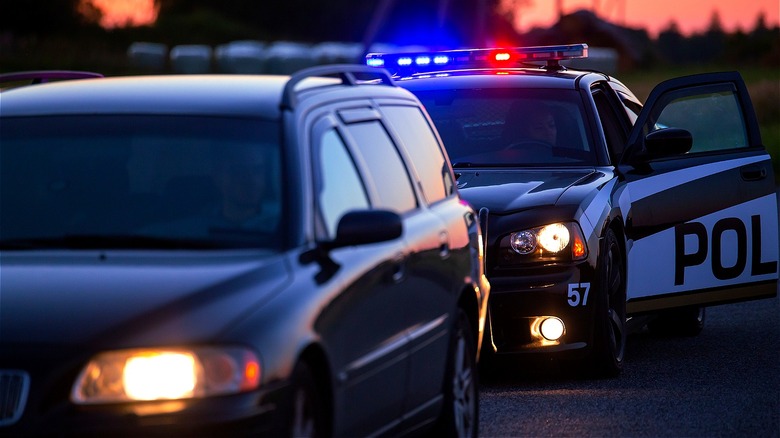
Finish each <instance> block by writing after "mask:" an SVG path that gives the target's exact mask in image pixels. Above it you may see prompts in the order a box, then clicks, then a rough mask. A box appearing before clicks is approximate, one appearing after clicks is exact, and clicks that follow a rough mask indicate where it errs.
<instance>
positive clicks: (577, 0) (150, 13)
mask: <svg viewBox="0 0 780 438" xmlns="http://www.w3.org/2000/svg"><path fill="white" fill-rule="evenodd" d="M81 1H82V2H84V3H90V4H92V5H94V7H95V8H97V9H98V10H100V11H101V12H102V14H103V16H102V18H101V20H100V25H101V26H102V27H104V28H114V27H122V26H128V25H131V26H142V25H149V24H153V23H154V21H155V20H156V19H157V13H158V8H157V7H156V5H155V1H154V0H81ZM501 1H502V2H503V3H504V7H505V8H506V7H510V5H518V6H517V7H516V11H517V12H516V14H515V27H516V28H517V29H518V30H519V31H520V32H526V31H528V30H530V29H531V28H533V27H535V26H539V27H548V26H551V25H553V24H554V23H555V22H556V21H557V20H558V11H557V9H556V5H558V4H560V5H561V7H562V12H563V13H564V14H568V13H572V12H574V11H577V10H579V9H589V10H593V9H596V13H597V15H598V16H600V17H601V18H604V19H606V20H608V21H611V22H614V23H617V24H621V25H623V26H627V27H631V28H638V29H646V30H647V31H648V32H649V33H650V36H651V37H655V36H657V35H658V32H660V31H662V30H664V29H667V28H668V27H669V25H670V23H672V22H674V23H676V24H677V26H678V29H679V30H680V32H682V33H683V34H686V35H690V34H692V33H697V32H704V31H706V30H707V28H708V27H709V25H710V22H711V20H712V16H713V13H714V12H716V11H717V13H718V16H719V19H720V22H721V25H722V27H723V30H724V31H726V32H733V31H735V30H737V29H741V30H743V31H750V30H752V29H753V28H754V27H755V25H756V20H757V18H758V16H759V14H761V13H763V14H764V18H765V21H766V25H767V26H768V27H774V26H778V25H779V24H778V23H780V2H778V0H751V1H749V2H746V1H745V0H697V1H695V2H690V1H680V0H654V1H652V2H648V1H629V0H558V1H551V0H501Z"/></svg>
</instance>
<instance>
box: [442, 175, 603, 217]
mask: <svg viewBox="0 0 780 438" xmlns="http://www.w3.org/2000/svg"><path fill="white" fill-rule="evenodd" d="M456 172H457V173H458V174H459V177H458V189H459V191H460V194H461V196H462V197H463V198H465V199H466V200H467V201H468V202H469V203H470V204H471V205H472V206H474V208H477V209H479V208H483V207H487V208H488V209H490V211H491V213H498V214H502V213H511V212H514V211H519V210H525V209H529V208H533V207H540V206H550V205H555V204H556V202H557V201H558V199H560V197H561V196H562V195H563V193H564V192H565V191H566V190H567V189H569V188H570V187H571V186H573V185H575V184H576V183H578V182H579V181H582V180H583V179H585V178H587V177H588V176H590V175H592V174H594V173H595V172H596V170H595V169H582V168H579V169H561V170H559V169H555V170H537V169H523V170H517V169H511V170H507V169H500V170H498V169H497V170H493V169H480V170H468V171H462V170H461V169H457V170H456Z"/></svg>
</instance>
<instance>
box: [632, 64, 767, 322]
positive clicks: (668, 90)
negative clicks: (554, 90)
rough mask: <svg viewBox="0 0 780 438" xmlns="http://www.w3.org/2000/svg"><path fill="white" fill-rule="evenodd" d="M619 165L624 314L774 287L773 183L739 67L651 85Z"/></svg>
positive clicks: (754, 294) (739, 297)
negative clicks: (624, 262) (623, 212)
mask: <svg viewBox="0 0 780 438" xmlns="http://www.w3.org/2000/svg"><path fill="white" fill-rule="evenodd" d="M620 171H621V174H622V175H623V176H624V178H625V179H624V181H623V183H624V192H623V193H622V194H621V196H620V202H621V204H622V205H624V206H628V207H629V208H628V214H627V215H626V217H625V221H626V237H627V240H628V246H627V256H628V283H627V287H628V290H627V300H628V301H627V309H626V310H627V312H628V313H630V314H635V313H641V312H654V311H658V310H663V309H671V308H677V307H693V306H706V305H711V304H718V303H726V302H735V301H744V300H749V299H754V298H763V297H771V296H775V295H776V294H777V279H778V209H777V197H776V190H777V187H776V185H775V180H774V176H773V172H772V164H771V159H770V156H769V154H768V153H767V151H766V149H765V148H764V146H763V144H762V143H761V135H760V132H759V128H758V123H757V120H756V116H755V112H754V110H753V105H752V103H751V101H750V96H749V95H748V92H747V88H746V87H745V83H744V82H743V80H742V77H741V76H740V75H739V73H737V72H726V73H707V74H700V75H694V76H686V77H681V78H676V79H672V80H668V81H666V82H663V83H661V84H659V85H658V86H657V87H656V88H655V89H654V90H653V91H652V93H651V94H650V96H649V97H648V99H647V102H646V104H645V107H644V109H643V110H642V112H641V114H640V115H639V117H638V119H637V121H636V123H635V125H634V128H633V131H632V132H631V135H630V136H629V141H628V146H627V149H626V153H625V154H624V156H623V159H622V161H621V164H620ZM627 204H628V205H627Z"/></svg>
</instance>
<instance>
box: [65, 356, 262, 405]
mask: <svg viewBox="0 0 780 438" xmlns="http://www.w3.org/2000/svg"><path fill="white" fill-rule="evenodd" d="M259 384H260V362H259V360H258V359H257V355H256V354H255V353H253V352H252V351H250V350H248V349H245V348H240V347H230V348H216V347H208V348H196V349H148V350H147V349H143V350H142V349H135V350H117V351H109V352H105V353H101V354H98V355H97V356H95V357H93V358H92V360H90V361H89V363H87V365H86V366H85V367H84V369H83V370H82V371H81V374H80V375H79V377H78V379H76V383H75V384H74V385H73V390H72V391H71V400H72V401H73V402H74V403H77V404H96V403H116V402H126V401H140V400H181V399H188V398H196V397H208V396H212V395H221V394H233V393H238V392H243V391H251V390H253V389H255V388H257V387H258V386H259Z"/></svg>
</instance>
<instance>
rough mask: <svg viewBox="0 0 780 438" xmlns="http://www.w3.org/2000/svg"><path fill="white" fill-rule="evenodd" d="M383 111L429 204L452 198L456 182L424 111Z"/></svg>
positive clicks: (390, 108) (401, 108)
mask: <svg viewBox="0 0 780 438" xmlns="http://www.w3.org/2000/svg"><path fill="white" fill-rule="evenodd" d="M382 110H383V111H384V113H385V115H386V117H387V120H389V122H390V124H391V125H392V126H393V129H394V130H395V132H396V133H397V135H398V136H399V137H400V138H401V141H402V142H403V145H404V147H405V148H406V152H407V153H408V154H409V156H410V157H411V158H412V161H413V166H414V168H415V169H416V170H417V175H418V177H419V178H420V182H421V184H422V189H423V192H424V193H425V198H426V200H427V201H428V202H429V203H434V202H436V201H440V200H442V199H444V198H446V197H447V196H448V195H450V194H451V193H452V192H453V181H452V176H451V173H450V167H449V163H447V160H446V158H445V157H444V154H443V153H442V151H441V147H440V146H439V142H438V140H437V139H436V136H435V135H434V133H433V130H432V129H431V126H430V125H429V124H428V121H427V119H426V118H425V115H424V114H423V112H422V111H421V110H420V108H418V107H413V106H387V107H383V108H382Z"/></svg>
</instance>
